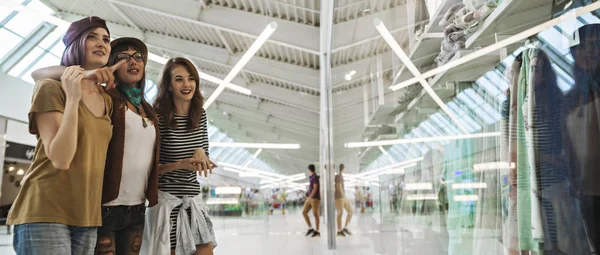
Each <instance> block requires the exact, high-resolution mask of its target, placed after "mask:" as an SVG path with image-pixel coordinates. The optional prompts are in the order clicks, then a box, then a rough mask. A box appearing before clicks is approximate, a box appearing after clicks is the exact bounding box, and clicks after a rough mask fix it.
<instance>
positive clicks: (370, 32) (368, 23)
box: [331, 5, 410, 52]
mask: <svg viewBox="0 0 600 255" xmlns="http://www.w3.org/2000/svg"><path fill="white" fill-rule="evenodd" d="M373 16H376V17H379V18H380V19H382V20H384V21H385V23H386V25H387V24H389V25H388V27H389V28H390V29H391V30H396V29H406V28H408V26H409V25H410V24H408V20H407V19H406V5H399V6H396V7H395V8H392V9H388V10H385V11H381V12H378V13H375V14H373V15H366V16H363V17H360V18H357V19H353V20H349V21H346V22H342V23H338V24H336V25H334V28H333V45H332V46H331V47H332V48H333V50H332V51H333V52H336V51H339V48H340V47H345V46H348V45H351V44H353V43H355V42H361V41H364V40H375V39H378V38H381V36H380V35H379V34H378V33H377V30H375V29H374V28H373ZM349 31H351V32H349Z"/></svg>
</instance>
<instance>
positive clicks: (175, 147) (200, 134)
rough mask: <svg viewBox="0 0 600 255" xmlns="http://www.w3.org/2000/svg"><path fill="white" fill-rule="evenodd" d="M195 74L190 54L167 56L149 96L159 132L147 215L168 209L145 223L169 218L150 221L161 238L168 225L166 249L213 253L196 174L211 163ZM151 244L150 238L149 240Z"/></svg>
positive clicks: (187, 252)
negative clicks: (155, 195) (153, 202)
mask: <svg viewBox="0 0 600 255" xmlns="http://www.w3.org/2000/svg"><path fill="white" fill-rule="evenodd" d="M199 78H200V77H199V76H198V71H197V70H196V69H195V67H194V65H193V64H192V63H191V62H190V61H189V60H187V59H185V58H173V59H171V60H169V62H168V63H167V64H166V66H165V68H164V70H163V73H162V79H161V81H160V83H159V86H158V87H159V91H158V95H157V97H156V100H155V101H154V108H155V109H156V112H157V114H158V122H159V129H160V136H161V148H160V164H161V166H160V169H159V181H158V189H159V205H158V206H157V208H152V209H151V211H150V213H149V214H148V217H151V218H152V217H154V216H156V217H160V216H157V215H159V214H157V211H161V212H162V214H163V215H169V214H168V213H165V211H168V210H170V211H171V212H170V217H169V219H166V218H164V219H162V220H163V221H161V220H160V219H159V220H158V221H154V223H150V224H155V225H160V224H164V223H165V222H166V223H167V224H168V223H169V220H170V225H166V226H165V225H163V226H158V227H157V226H151V227H154V228H153V230H151V232H154V231H157V233H159V235H160V236H162V237H163V238H164V239H166V238H167V235H166V233H160V231H161V230H162V232H166V231H167V230H168V226H171V229H170V231H169V235H168V237H169V239H170V244H171V247H170V248H171V254H177V255H180V254H186V255H187V254H201V255H205V254H213V247H215V246H216V242H215V237H214V232H213V228H212V222H211V221H210V219H209V218H208V214H207V213H206V211H205V206H204V202H203V201H202V197H201V194H200V193H201V191H200V184H199V183H198V179H197V172H200V175H202V173H204V176H205V177H206V176H207V174H208V172H209V171H211V172H212V169H213V168H214V167H216V165H215V164H214V163H213V162H212V161H210V159H209V158H208V132H207V123H206V112H205V111H204V109H203V108H202V105H203V101H204V100H203V97H202V94H201V93H200V79H199ZM173 201H175V202H177V203H175V204H174V203H172V202H173ZM182 207H183V208H184V209H181V208H182ZM165 208H166V209H165ZM153 215H154V216H153ZM154 220H156V218H155V219H154ZM190 240H193V243H192V241H190ZM163 241H165V240H163ZM157 242H158V241H157ZM158 243H160V242H158ZM167 243H168V242H167ZM153 244H155V243H153V242H150V245H153ZM155 247H156V246H155ZM161 251H164V247H160V248H157V251H154V252H155V253H152V254H158V253H160V252H161ZM147 252H150V250H147ZM148 254H150V253H148ZM160 254H165V253H160Z"/></svg>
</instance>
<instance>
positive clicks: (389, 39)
mask: <svg viewBox="0 0 600 255" xmlns="http://www.w3.org/2000/svg"><path fill="white" fill-rule="evenodd" d="M373 24H374V25H375V28H376V29H377V31H379V34H381V36H382V37H383V39H384V40H385V42H386V43H387V44H388V45H389V46H390V47H391V48H392V51H393V52H394V53H396V56H398V58H400V60H401V61H402V63H404V66H405V67H406V68H407V69H408V70H409V71H410V72H411V73H412V74H413V75H414V76H415V77H419V76H421V72H420V71H419V69H417V67H416V66H415V65H414V64H413V62H412V61H411V60H410V58H409V57H408V55H406V53H405V52H404V50H402V47H400V45H399V44H398V42H396V39H394V36H392V33H390V30H388V29H387V27H385V24H383V21H381V20H380V19H379V18H376V19H375V20H374V21H373ZM418 82H419V83H421V85H422V86H423V89H424V90H425V91H426V92H427V94H429V96H430V97H431V98H432V99H433V101H435V102H436V103H437V104H438V105H439V106H440V108H441V109H442V111H444V112H445V113H446V115H448V116H449V117H450V119H452V121H454V124H455V125H456V126H457V127H458V128H459V129H460V130H461V131H463V133H465V134H468V133H469V131H468V130H467V129H466V128H465V127H464V126H463V125H462V124H461V123H460V122H459V121H458V117H456V115H455V114H454V113H453V112H452V111H450V108H448V106H446V104H445V103H444V101H443V100H442V99H441V98H440V97H439V96H438V94H437V93H435V91H434V90H433V88H431V85H429V83H428V82H427V81H426V80H425V79H424V78H422V79H419V80H418Z"/></svg>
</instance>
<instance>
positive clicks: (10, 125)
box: [0, 73, 36, 146]
mask: <svg viewBox="0 0 600 255" xmlns="http://www.w3.org/2000/svg"><path fill="white" fill-rule="evenodd" d="M32 94H33V85H32V84H29V83H27V82H24V81H22V80H20V79H17V78H14V77H12V76H10V75H8V74H5V73H0V117H6V118H8V119H9V120H8V122H7V127H6V140H7V141H11V142H15V143H20V144H27V145H31V146H35V144H36V139H35V136H33V135H31V134H29V130H28V127H27V122H28V119H27V113H28V112H29V108H30V107H31V96H32Z"/></svg>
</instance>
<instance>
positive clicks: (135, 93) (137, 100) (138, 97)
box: [117, 84, 142, 113]
mask: <svg viewBox="0 0 600 255" xmlns="http://www.w3.org/2000/svg"><path fill="white" fill-rule="evenodd" d="M117 89H118V90H119V92H121V95H123V96H124V97H125V98H126V99H127V101H129V102H130V103H131V104H132V105H133V106H134V107H135V109H136V110H137V111H138V113H141V111H140V107H141V106H142V89H140V88H133V87H129V86H124V85H120V84H119V85H117Z"/></svg>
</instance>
